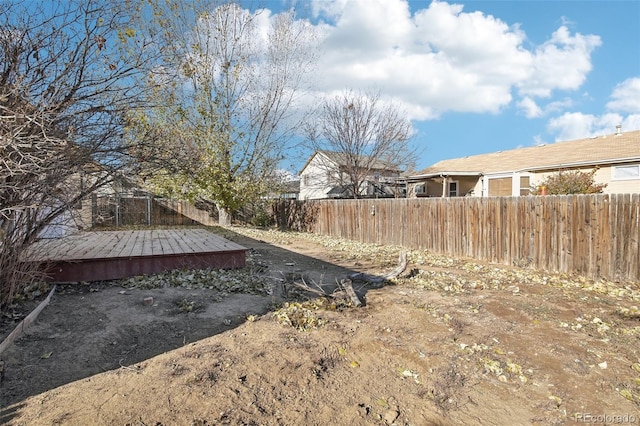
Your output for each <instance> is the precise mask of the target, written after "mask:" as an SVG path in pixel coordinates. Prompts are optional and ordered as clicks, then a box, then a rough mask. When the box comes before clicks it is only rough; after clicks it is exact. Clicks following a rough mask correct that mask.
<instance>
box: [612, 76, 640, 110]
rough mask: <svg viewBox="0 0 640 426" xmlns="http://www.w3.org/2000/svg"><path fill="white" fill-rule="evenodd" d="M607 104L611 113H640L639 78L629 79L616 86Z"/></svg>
mask: <svg viewBox="0 0 640 426" xmlns="http://www.w3.org/2000/svg"><path fill="white" fill-rule="evenodd" d="M611 98H612V100H611V101H610V102H608V103H607V109H609V110H611V111H619V112H629V113H640V77H634V78H629V79H627V80H625V81H623V82H622V83H620V84H618V85H617V86H616V87H615V89H613V93H612V94H611Z"/></svg>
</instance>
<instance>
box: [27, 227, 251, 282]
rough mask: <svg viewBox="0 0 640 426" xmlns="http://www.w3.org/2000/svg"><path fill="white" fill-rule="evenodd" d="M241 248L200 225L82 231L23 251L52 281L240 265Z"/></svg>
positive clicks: (102, 278)
mask: <svg viewBox="0 0 640 426" xmlns="http://www.w3.org/2000/svg"><path fill="white" fill-rule="evenodd" d="M246 250H247V249H246V248H245V247H242V246H241V245H239V244H236V243H234V242H232V241H229V240H226V239H224V238H222V237H220V236H219V235H216V234H214V233H212V232H210V231H208V230H206V229H191V228H190V229H162V230H140V231H104V232H82V233H78V234H75V235H71V236H68V237H65V238H62V239H56V240H42V241H39V242H38V243H36V244H35V245H34V246H33V247H32V249H31V251H30V252H29V253H28V255H27V260H28V261H30V262H38V263H42V264H47V265H48V269H47V272H48V273H49V274H50V275H51V279H52V281H98V280H109V279H116V278H124V277H128V276H133V275H139V274H149V273H158V272H163V271H166V270H170V269H178V268H185V267H189V268H206V267H213V268H242V267H244V265H245V252H246Z"/></svg>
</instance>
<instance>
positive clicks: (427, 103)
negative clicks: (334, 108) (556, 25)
mask: <svg viewBox="0 0 640 426" xmlns="http://www.w3.org/2000/svg"><path fill="white" fill-rule="evenodd" d="M419 4H423V3H419ZM312 10H313V13H314V14H315V16H316V17H320V18H321V19H324V20H323V21H321V22H320V23H319V24H318V25H319V26H321V27H322V30H323V34H324V36H323V41H324V54H323V55H322V56H321V58H320V63H319V68H318V72H317V74H318V76H321V78H319V79H318V80H317V85H318V86H317V89H318V90H319V91H321V92H325V93H329V92H335V91H338V90H342V89H374V90H380V92H381V94H382V95H383V96H386V97H393V98H395V99H396V100H398V101H400V102H401V103H402V104H403V106H404V107H405V108H406V110H407V111H408V113H409V115H410V116H411V118H413V119H417V120H427V119H434V118H437V117H439V116H440V115H441V114H442V113H444V112H447V111H458V112H476V113H498V112H500V111H501V110H502V109H504V108H505V107H507V106H508V105H509V104H510V103H511V102H512V100H513V92H514V90H518V92H519V93H520V94H522V95H523V96H524V97H525V98H523V99H522V100H521V101H520V104H522V105H521V106H522V107H527V106H529V107H533V104H535V102H534V101H533V98H534V97H541V96H549V95H550V94H551V93H552V92H553V91H554V90H558V89H560V90H575V89H577V88H578V87H579V86H580V85H581V84H582V83H583V82H584V81H585V78H586V75H587V73H588V72H589V71H590V70H591V58H590V55H591V52H592V50H593V49H594V48H595V47H596V46H598V45H599V44H600V39H599V38H598V37H597V36H583V35H581V34H572V33H571V32H570V31H569V30H568V29H567V27H565V26H562V27H560V29H558V30H557V31H556V32H555V33H554V34H553V35H552V36H551V37H550V39H549V40H548V41H547V42H545V43H544V44H543V45H541V46H539V47H537V48H535V47H534V48H533V50H530V49H527V48H525V47H524V43H525V41H526V34H525V32H524V31H523V30H522V29H521V27H520V26H519V25H518V24H509V23H506V22H504V21H502V20H500V19H498V18H496V17H493V16H491V15H487V14H484V13H482V12H470V13H467V12H464V10H463V6H462V5H459V4H449V3H445V2H440V1H433V2H431V3H430V4H428V5H426V6H425V7H423V8H422V9H419V10H417V11H415V13H414V14H413V15H412V14H411V11H410V10H409V6H408V3H407V1H406V0H312ZM529 112H530V113H535V109H531V110H529Z"/></svg>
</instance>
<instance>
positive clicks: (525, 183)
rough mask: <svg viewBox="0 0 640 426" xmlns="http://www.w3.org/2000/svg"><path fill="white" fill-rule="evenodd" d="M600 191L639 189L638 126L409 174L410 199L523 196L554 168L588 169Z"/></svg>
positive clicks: (447, 163) (456, 161) (440, 164)
mask: <svg viewBox="0 0 640 426" xmlns="http://www.w3.org/2000/svg"><path fill="white" fill-rule="evenodd" d="M594 169H595V170H596V171H595V174H594V180H595V182H596V183H598V184H606V185H607V186H606V187H605V188H604V190H603V192H604V193H640V130H635V131H630V132H622V131H621V128H620V126H617V128H616V132H615V133H612V134H607V135H603V136H598V137H593V138H587V139H579V140H573V141H567V142H556V143H552V144H545V145H538V146H530V147H525V148H517V149H512V150H508V151H498V152H494V153H490V154H481V155H474V156H468V157H461V158H454V159H451V160H443V161H440V162H438V163H436V164H434V165H432V166H430V167H427V168H426V169H424V170H422V171H420V172H418V173H416V174H414V175H412V176H409V177H408V178H407V182H408V196H409V197H459V196H477V197H492V196H519V195H528V194H529V193H530V190H531V189H532V188H535V187H537V186H538V185H539V184H540V183H541V182H542V181H544V180H545V179H546V178H547V177H548V176H549V175H551V174H554V173H558V172H559V171H569V170H571V171H574V170H579V171H583V172H591V171H592V170H594Z"/></svg>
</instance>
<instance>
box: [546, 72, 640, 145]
mask: <svg viewBox="0 0 640 426" xmlns="http://www.w3.org/2000/svg"><path fill="white" fill-rule="evenodd" d="M610 98H611V99H612V100H611V101H610V102H608V103H607V109H608V110H609V111H610V112H608V113H605V114H603V115H593V114H583V113H580V112H567V113H565V114H563V115H561V116H559V117H555V118H553V119H551V120H549V123H548V125H547V130H549V132H550V133H552V134H554V135H556V137H555V139H556V141H562V140H572V139H580V138H587V137H591V136H598V135H606V134H611V133H614V132H615V131H616V126H617V125H621V126H622V131H623V132H624V131H626V130H638V129H640V78H638V77H634V78H629V79H627V80H625V81H623V82H622V83H620V84H618V85H617V86H616V87H615V88H614V89H613V92H612V93H611V95H610ZM625 113H631V114H628V115H626V116H625Z"/></svg>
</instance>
